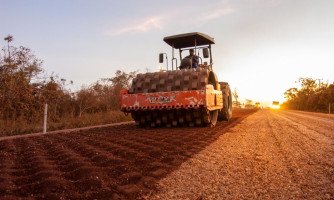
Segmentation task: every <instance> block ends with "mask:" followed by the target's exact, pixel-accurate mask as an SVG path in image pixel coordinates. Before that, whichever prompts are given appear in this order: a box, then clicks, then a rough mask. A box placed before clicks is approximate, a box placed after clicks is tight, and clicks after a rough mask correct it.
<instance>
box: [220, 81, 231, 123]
mask: <svg viewBox="0 0 334 200" xmlns="http://www.w3.org/2000/svg"><path fill="white" fill-rule="evenodd" d="M221 87H222V88H221V90H222V93H223V108H222V109H221V110H219V112H218V121H229V120H230V119H231V117H232V94H231V89H230V86H229V85H228V84H227V83H222V85H221Z"/></svg>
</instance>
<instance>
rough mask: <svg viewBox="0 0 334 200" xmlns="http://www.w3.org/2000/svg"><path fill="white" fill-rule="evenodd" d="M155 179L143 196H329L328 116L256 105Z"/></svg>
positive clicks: (333, 181)
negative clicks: (175, 167)
mask: <svg viewBox="0 0 334 200" xmlns="http://www.w3.org/2000/svg"><path fill="white" fill-rule="evenodd" d="M158 184H159V192H158V193H156V194H154V195H151V196H149V197H148V198H149V199H334V116H333V115H331V116H330V115H325V114H311V113H304V112H292V111H268V110H261V111H259V112H257V113H255V114H254V115H252V116H250V117H248V118H247V119H245V120H244V121H243V122H242V123H241V124H239V125H238V126H235V127H234V128H232V129H230V130H229V131H227V132H226V133H225V134H222V135H220V137H219V138H217V140H216V141H215V142H214V143H212V144H211V145H209V146H208V147H206V148H205V149H204V150H203V151H201V152H200V153H199V154H197V155H194V156H193V157H192V158H191V159H189V160H187V161H186V162H185V163H183V164H182V165H181V167H180V168H179V169H178V170H176V171H174V172H173V173H171V174H169V175H168V176H167V177H166V178H164V179H163V180H161V181H159V183H158Z"/></svg>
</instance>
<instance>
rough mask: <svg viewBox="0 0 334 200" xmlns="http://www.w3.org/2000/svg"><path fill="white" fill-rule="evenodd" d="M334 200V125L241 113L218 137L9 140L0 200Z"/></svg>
mask: <svg viewBox="0 0 334 200" xmlns="http://www.w3.org/2000/svg"><path fill="white" fill-rule="evenodd" d="M18 198H22V199H254V198H257V199H258V198H261V199H333V198H334V116H333V115H325V114H313V113H305V112H296V111H271V110H259V111H257V112H255V111H254V110H241V109H239V110H234V113H233V118H232V120H231V121H230V122H219V123H218V124H217V125H216V127H214V128H209V127H207V128H198V127H197V128H196V127H195V128H189V127H182V128H156V129H152V128H147V129H145V128H137V127H136V126H135V125H134V124H123V125H119V126H113V127H101V128H94V129H89V130H81V131H79V132H68V133H57V134H45V135H33V136H30V137H16V138H2V139H1V138H0V199H18Z"/></svg>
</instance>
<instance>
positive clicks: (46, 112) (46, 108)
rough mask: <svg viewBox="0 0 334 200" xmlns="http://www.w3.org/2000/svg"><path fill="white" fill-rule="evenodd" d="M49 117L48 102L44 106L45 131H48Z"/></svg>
mask: <svg viewBox="0 0 334 200" xmlns="http://www.w3.org/2000/svg"><path fill="white" fill-rule="evenodd" d="M47 119H48V104H47V103H46V104H45V106H44V123H43V133H44V134H45V133H46V125H47Z"/></svg>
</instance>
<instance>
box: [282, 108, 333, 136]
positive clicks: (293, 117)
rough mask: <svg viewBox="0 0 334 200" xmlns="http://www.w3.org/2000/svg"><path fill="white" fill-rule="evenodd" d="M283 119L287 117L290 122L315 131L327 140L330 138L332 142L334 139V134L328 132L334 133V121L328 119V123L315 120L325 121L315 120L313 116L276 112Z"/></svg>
mask: <svg viewBox="0 0 334 200" xmlns="http://www.w3.org/2000/svg"><path fill="white" fill-rule="evenodd" d="M278 113H279V115H280V116H281V117H283V116H284V117H286V118H288V119H289V120H290V121H293V122H295V123H296V124H302V125H303V126H305V127H306V128H307V129H310V130H313V131H314V132H316V133H317V134H321V135H323V136H325V137H327V138H330V139H331V140H333V139H334V135H333V134H329V133H328V132H334V120H329V119H326V121H317V120H315V119H317V118H318V119H323V118H321V117H317V118H313V119H312V115H310V116H308V115H307V114H304V115H302V114H300V113H299V114H296V113H293V112H292V111H280V112H276V114H278Z"/></svg>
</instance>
